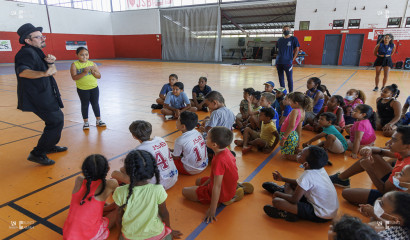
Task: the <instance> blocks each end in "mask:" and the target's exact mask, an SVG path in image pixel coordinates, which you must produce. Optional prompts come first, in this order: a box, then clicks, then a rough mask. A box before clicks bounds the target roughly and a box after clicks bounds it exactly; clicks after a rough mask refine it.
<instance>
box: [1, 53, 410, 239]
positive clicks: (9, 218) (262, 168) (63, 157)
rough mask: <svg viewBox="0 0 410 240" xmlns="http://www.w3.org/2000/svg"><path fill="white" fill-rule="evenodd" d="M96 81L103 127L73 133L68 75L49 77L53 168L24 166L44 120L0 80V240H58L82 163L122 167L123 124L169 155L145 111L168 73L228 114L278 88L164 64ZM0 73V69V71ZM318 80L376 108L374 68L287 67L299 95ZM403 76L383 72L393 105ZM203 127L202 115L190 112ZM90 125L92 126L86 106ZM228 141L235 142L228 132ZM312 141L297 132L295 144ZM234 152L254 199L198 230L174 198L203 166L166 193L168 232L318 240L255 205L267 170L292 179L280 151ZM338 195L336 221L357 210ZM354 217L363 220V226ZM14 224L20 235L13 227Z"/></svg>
mask: <svg viewBox="0 0 410 240" xmlns="http://www.w3.org/2000/svg"><path fill="white" fill-rule="evenodd" d="M96 62H98V63H101V64H102V65H101V66H100V71H101V73H102V79H101V80H100V82H99V86H100V106H101V112H102V118H103V120H104V121H105V122H106V123H107V125H108V127H107V128H106V129H101V128H98V129H97V128H96V127H95V125H94V126H92V127H91V128H90V130H89V131H87V132H84V131H83V130H82V117H81V112H80V101H79V99H78V96H77V93H76V88H75V84H74V82H73V81H72V80H71V77H70V74H69V70H68V68H66V67H64V66H63V67H62V68H60V69H66V70H59V71H58V73H57V76H56V79H57V82H58V85H59V87H60V91H61V94H62V98H63V101H64V105H65V108H64V109H63V112H64V114H65V125H64V130H63V133H62V139H61V141H60V144H59V145H61V146H67V147H68V148H69V149H68V151H67V152H64V153H58V154H53V155H49V157H50V158H51V159H53V160H56V164H55V165H54V166H48V167H47V166H40V165H38V164H35V163H32V162H29V161H27V160H26V158H27V156H28V154H29V152H30V151H31V149H32V148H33V146H35V145H36V143H37V140H38V138H39V136H40V135H41V133H42V129H43V127H44V126H43V122H42V121H41V120H39V119H38V118H37V117H36V116H35V115H34V114H32V113H23V112H21V111H19V110H17V109H16V106H17V97H16V77H15V75H14V74H12V73H10V72H8V73H6V74H8V75H0V92H1V94H0V159H1V162H0V180H1V181H0V189H1V190H2V194H1V196H0V220H1V221H0V229H1V231H0V237H1V238H4V239H62V235H61V233H62V230H61V229H62V227H63V224H64V220H65V218H66V216H67V213H68V207H69V204H70V199H71V191H72V188H73V186H74V179H75V177H76V176H78V175H79V174H80V171H81V169H80V167H81V163H82V161H83V160H84V158H85V157H86V156H87V155H89V154H92V153H101V154H103V155H105V156H106V157H107V158H108V159H109V160H110V166H111V171H112V170H115V169H118V168H120V167H121V166H122V160H123V158H124V157H125V155H126V154H127V152H128V151H129V150H131V149H132V148H134V147H136V146H137V144H138V143H137V142H136V141H135V140H134V139H133V138H132V137H131V135H130V133H129V131H128V126H129V124H130V123H131V122H132V121H133V120H137V119H142V120H146V121H149V122H151V124H152V125H153V127H154V129H153V136H162V137H163V138H165V140H166V141H167V142H168V144H169V146H170V147H173V143H174V141H175V139H176V138H177V137H179V136H180V135H181V133H180V132H177V131H176V127H175V121H167V122H164V120H163V117H162V116H161V115H160V114H159V110H155V111H151V109H150V105H151V104H152V103H154V101H155V98H156V97H157V96H158V92H159V90H160V88H161V87H162V85H163V84H164V83H166V82H167V81H168V75H169V74H171V73H176V74H178V76H179V81H181V82H183V83H184V84H185V87H186V89H185V91H186V92H187V93H188V96H189V97H190V96H191V90H192V88H193V87H194V86H195V85H196V84H197V81H198V78H199V77H200V76H206V77H208V84H209V85H210V86H211V87H212V89H214V90H218V91H221V92H222V94H223V95H224V97H225V101H226V105H227V107H228V108H230V109H231V110H232V111H233V112H234V113H235V114H236V113H237V112H238V111H239V106H238V105H239V102H240V101H241V99H242V89H243V88H245V87H253V88H255V89H256V90H263V89H264V87H263V85H262V84H263V83H264V82H266V81H270V80H273V81H274V82H275V84H277V85H279V84H278V79H277V75H276V71H275V70H274V69H273V68H272V67H267V66H233V65H221V64H199V63H169V62H152V61H149V62H148V61H147V62H144V61H124V60H101V61H96ZM1 72H3V71H2V70H1V69H0V73H1ZM312 76H317V77H320V78H321V79H322V83H323V84H325V85H327V87H328V88H329V90H330V92H331V93H332V94H339V95H342V96H344V95H345V93H346V91H347V90H348V89H350V88H359V89H363V90H364V91H365V93H366V94H367V99H368V100H367V102H366V103H368V104H370V105H371V106H373V107H374V106H375V100H376V98H377V97H378V96H379V93H374V92H372V91H371V90H372V89H373V87H374V85H373V81H374V70H355V69H328V68H294V85H295V89H296V91H303V92H304V91H306V81H307V79H308V78H309V77H312ZM408 79H409V72H405V71H394V72H391V73H390V80H389V83H396V84H398V85H399V88H400V90H401V91H402V92H401V94H400V97H399V100H400V101H401V102H404V100H405V99H406V97H407V96H408V95H409V94H410V90H409V89H407V88H405V87H408V86H409V84H408V83H406V81H408ZM198 114H199V118H200V119H203V118H204V117H205V116H206V115H207V114H206V113H204V112H199V113H198ZM90 123H95V121H94V117H93V114H92V111H91V108H90ZM235 136H236V138H240V134H238V132H237V131H235ZM312 136H313V133H311V132H306V131H304V132H303V136H302V141H306V140H308V139H309V138H311V137H312ZM386 140H387V138H384V137H382V136H381V135H380V133H378V139H377V141H376V145H377V146H384V143H385V142H386ZM231 147H232V149H233V150H235V151H236V153H237V165H238V170H239V179H240V181H250V182H251V183H252V184H254V186H255V192H254V193H253V194H251V195H247V196H245V198H244V199H243V200H242V201H240V202H237V203H234V204H232V205H230V206H228V207H225V208H222V207H220V208H219V209H218V211H220V213H219V214H218V216H217V219H218V221H217V222H214V223H212V224H208V225H206V224H204V223H201V220H202V219H203V217H204V215H205V211H206V210H207V208H208V206H205V205H201V204H200V203H194V202H189V201H187V200H185V199H184V198H183V196H182V194H181V190H182V188H183V187H185V186H191V185H193V184H194V182H195V179H196V178H197V177H201V176H206V175H209V171H210V168H209V167H208V168H207V169H206V170H205V171H204V172H203V173H201V174H199V175H198V176H181V175H180V176H179V180H178V182H177V183H176V185H175V186H174V187H173V188H171V189H170V190H168V199H167V206H168V210H169V212H170V219H171V226H172V227H173V228H174V229H178V230H180V231H181V232H182V233H183V234H184V235H183V238H184V239H194V238H195V239H268V238H278V239H327V229H328V226H329V223H323V224H317V223H310V222H307V221H299V222H296V223H289V222H286V221H284V220H280V219H272V218H269V217H267V216H266V215H265V214H264V212H263V209H262V207H263V206H264V205H265V204H269V203H270V202H271V196H270V195H269V194H267V193H266V192H265V191H264V190H263V189H262V187H261V184H262V183H263V182H265V181H270V180H272V174H271V172H272V171H274V170H279V171H280V172H281V173H282V175H284V176H286V177H294V178H296V177H297V176H299V175H300V174H301V173H302V171H303V170H302V169H301V168H299V167H298V164H297V163H295V162H289V161H285V160H282V159H280V151H279V149H275V150H274V151H273V152H272V153H271V154H261V153H257V152H252V153H249V154H247V155H246V156H244V157H242V155H241V152H240V148H235V147H234V145H233V144H232V145H231ZM348 155H349V153H346V154H345V155H344V156H343V155H334V154H330V156H329V157H330V159H331V160H332V162H333V166H329V167H326V170H327V172H328V173H329V174H333V173H335V172H337V171H341V170H343V169H345V168H346V167H348V166H350V165H351V164H352V163H353V162H354V161H355V160H354V159H352V158H350V157H349V156H348ZM351 185H352V187H367V188H370V187H374V186H372V184H371V182H370V180H369V179H368V177H367V176H366V174H363V173H362V174H359V175H357V176H355V177H353V178H352V181H351ZM336 189H337V192H338V194H339V201H340V209H339V215H342V214H344V213H348V214H351V215H354V216H359V217H361V216H360V215H359V213H358V211H357V208H356V207H355V206H352V205H350V204H348V203H347V202H346V201H344V200H343V199H342V197H341V189H340V188H336ZM362 219H363V218H362ZM19 225H21V226H22V227H25V228H24V229H19ZM118 234H119V229H113V230H112V232H111V236H110V238H109V239H116V238H115V237H116V236H118Z"/></svg>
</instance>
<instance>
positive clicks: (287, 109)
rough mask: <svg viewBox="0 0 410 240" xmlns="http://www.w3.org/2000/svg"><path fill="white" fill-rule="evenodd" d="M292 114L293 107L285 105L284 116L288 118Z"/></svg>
mask: <svg viewBox="0 0 410 240" xmlns="http://www.w3.org/2000/svg"><path fill="white" fill-rule="evenodd" d="M290 112H292V107H291V106H290V105H285V110H283V113H282V116H284V117H287V116H288V115H289V113H290Z"/></svg>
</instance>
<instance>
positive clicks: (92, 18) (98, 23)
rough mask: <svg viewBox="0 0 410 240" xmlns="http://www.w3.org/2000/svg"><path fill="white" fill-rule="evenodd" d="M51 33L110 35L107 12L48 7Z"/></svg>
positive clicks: (109, 17) (110, 26)
mask: <svg viewBox="0 0 410 240" xmlns="http://www.w3.org/2000/svg"><path fill="white" fill-rule="evenodd" d="M48 10H49V13H50V22H51V30H52V31H53V33H65V34H89V35H90V34H91V35H112V24H111V16H110V13H108V12H98V11H89V10H82V9H74V8H65V7H51V6H49V7H48Z"/></svg>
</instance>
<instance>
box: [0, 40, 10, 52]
mask: <svg viewBox="0 0 410 240" xmlns="http://www.w3.org/2000/svg"><path fill="white" fill-rule="evenodd" d="M10 51H12V49H11V43H10V40H0V52H10Z"/></svg>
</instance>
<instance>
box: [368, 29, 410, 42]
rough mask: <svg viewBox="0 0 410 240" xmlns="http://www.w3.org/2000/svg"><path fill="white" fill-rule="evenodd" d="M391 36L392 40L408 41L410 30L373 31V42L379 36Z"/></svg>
mask: <svg viewBox="0 0 410 240" xmlns="http://www.w3.org/2000/svg"><path fill="white" fill-rule="evenodd" d="M388 33H390V34H392V35H393V37H394V40H410V30H409V29H408V28H385V29H374V30H373V40H375V41H376V40H377V37H378V36H379V35H385V34H388Z"/></svg>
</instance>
